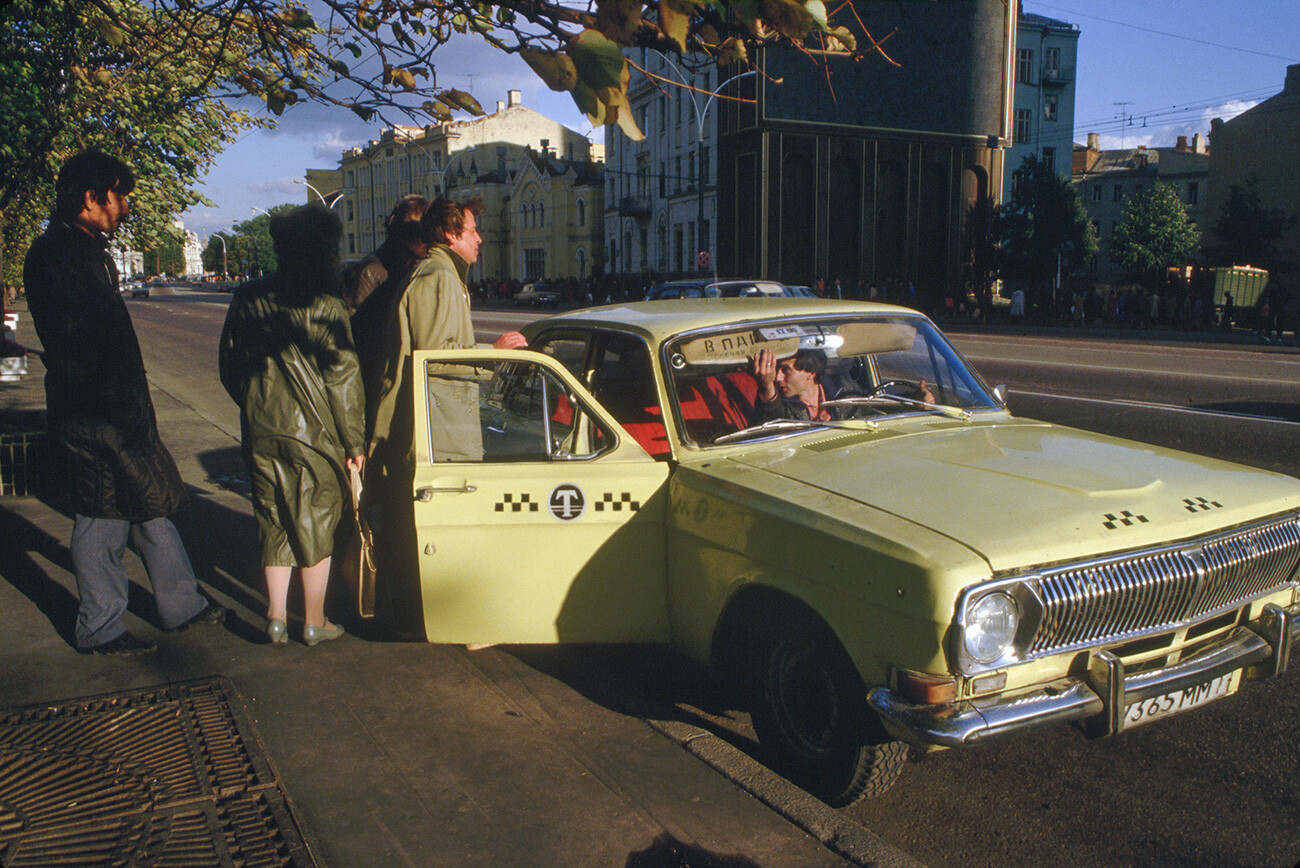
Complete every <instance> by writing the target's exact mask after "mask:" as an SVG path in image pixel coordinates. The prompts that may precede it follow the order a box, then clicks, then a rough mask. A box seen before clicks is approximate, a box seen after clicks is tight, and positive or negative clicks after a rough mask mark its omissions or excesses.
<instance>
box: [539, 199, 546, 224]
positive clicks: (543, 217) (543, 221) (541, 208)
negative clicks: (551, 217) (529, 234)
mask: <svg viewBox="0 0 1300 868" xmlns="http://www.w3.org/2000/svg"><path fill="white" fill-rule="evenodd" d="M537 225H538V226H545V225H546V206H545V205H543V204H542V203H541V202H538V203H537Z"/></svg>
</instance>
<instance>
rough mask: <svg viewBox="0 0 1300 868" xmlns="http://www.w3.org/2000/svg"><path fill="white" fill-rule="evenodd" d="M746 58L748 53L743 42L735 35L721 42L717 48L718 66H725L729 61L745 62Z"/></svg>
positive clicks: (747, 58)
mask: <svg viewBox="0 0 1300 868" xmlns="http://www.w3.org/2000/svg"><path fill="white" fill-rule="evenodd" d="M748 60H749V55H748V52H746V51H745V43H744V42H742V41H741V40H739V39H737V38H736V37H735V36H733V37H731V38H730V39H728V40H727V41H726V42H724V43H722V45H721V46H720V47H719V48H718V66H726V65H727V64H729V63H745V62H747V61H748Z"/></svg>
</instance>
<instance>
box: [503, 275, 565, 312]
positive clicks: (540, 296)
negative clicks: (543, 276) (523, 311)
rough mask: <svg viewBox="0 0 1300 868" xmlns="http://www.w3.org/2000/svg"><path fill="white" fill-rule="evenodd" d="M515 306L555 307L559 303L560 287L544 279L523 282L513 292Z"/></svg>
mask: <svg viewBox="0 0 1300 868" xmlns="http://www.w3.org/2000/svg"><path fill="white" fill-rule="evenodd" d="M514 303H515V306H516V307H556V306H558V305H559V303H560V288H559V287H558V286H556V285H555V284H553V283H547V282H546V281H544V280H538V281H534V282H533V283H525V284H524V285H523V288H522V289H520V290H519V291H518V292H516V293H515V296H514Z"/></svg>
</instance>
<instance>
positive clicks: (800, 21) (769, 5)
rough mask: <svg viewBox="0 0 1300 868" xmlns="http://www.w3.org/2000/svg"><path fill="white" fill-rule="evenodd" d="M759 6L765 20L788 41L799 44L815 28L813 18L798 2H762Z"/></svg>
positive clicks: (765, 0) (767, 0)
mask: <svg viewBox="0 0 1300 868" xmlns="http://www.w3.org/2000/svg"><path fill="white" fill-rule="evenodd" d="M759 6H760V8H761V9H762V10H763V20H764V21H765V22H767V24H768V25H769V26H771V28H772V29H773V30H775V31H776V32H777V33H780V34H781V35H782V36H784V37H785V38H787V39H791V40H793V41H795V42H798V41H800V40H802V39H803V38H804V37H805V36H807V35H808V31H809V30H811V29H812V27H813V16H812V15H811V14H810V13H809V12H808V9H807V8H806V7H805V6H804V4H802V3H799V2H798V0H762V2H761V3H760V4H759ZM823 11H824V10H823Z"/></svg>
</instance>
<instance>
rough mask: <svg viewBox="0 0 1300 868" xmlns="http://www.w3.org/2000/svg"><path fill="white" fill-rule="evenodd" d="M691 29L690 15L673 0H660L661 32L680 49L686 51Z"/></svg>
mask: <svg viewBox="0 0 1300 868" xmlns="http://www.w3.org/2000/svg"><path fill="white" fill-rule="evenodd" d="M690 29H691V19H690V16H689V15H687V14H686V13H684V12H682V11H681V9H679V8H677V5H676V4H675V3H673V2H672V0H659V32H660V33H662V34H663V35H664V36H666V37H667V38H668V39H671V40H672V41H673V44H674V45H676V46H677V50H678V51H682V52H684V51H686V37H687V35H689V33H690Z"/></svg>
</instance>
